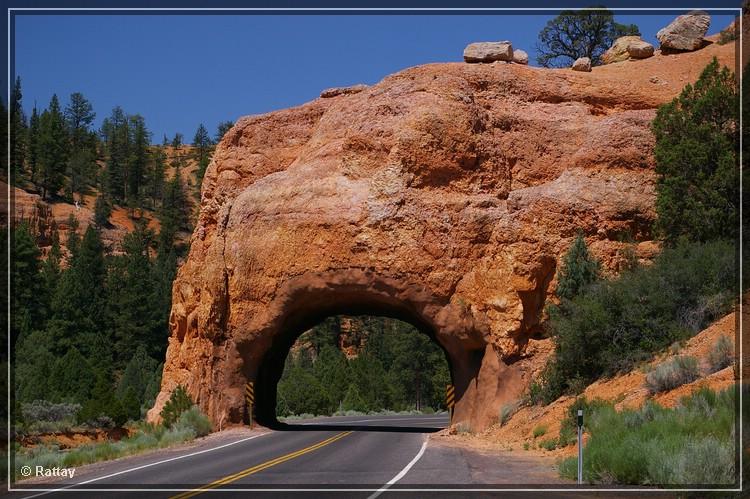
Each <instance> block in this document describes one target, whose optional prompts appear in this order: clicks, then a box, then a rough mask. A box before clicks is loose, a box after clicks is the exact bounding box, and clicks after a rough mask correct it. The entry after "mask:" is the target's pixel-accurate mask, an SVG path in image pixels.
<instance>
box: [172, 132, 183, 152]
mask: <svg viewBox="0 0 750 499" xmlns="http://www.w3.org/2000/svg"><path fill="white" fill-rule="evenodd" d="M182 140H183V138H182V134H181V133H176V134H174V138H173V139H172V148H173V149H174V150H175V152H177V151H179V150H180V148H181V147H182Z"/></svg>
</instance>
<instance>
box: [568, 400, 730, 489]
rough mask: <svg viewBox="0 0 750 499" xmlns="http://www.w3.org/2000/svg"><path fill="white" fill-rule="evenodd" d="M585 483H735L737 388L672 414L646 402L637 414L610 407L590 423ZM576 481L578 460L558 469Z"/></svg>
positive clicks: (685, 405) (600, 408) (597, 411)
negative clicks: (618, 410)
mask: <svg viewBox="0 0 750 499" xmlns="http://www.w3.org/2000/svg"><path fill="white" fill-rule="evenodd" d="M587 421H588V423H587V425H586V431H587V432H588V433H589V438H588V440H587V443H586V447H585V449H584V462H583V465H584V479H585V480H586V481H587V482H589V483H603V484H611V483H617V484H627V485H651V486H653V485H719V484H725V485H727V484H731V483H733V482H734V480H735V461H734V456H735V449H734V427H735V388H734V387H732V388H729V389H727V390H724V391H721V392H718V393H717V392H714V391H711V390H708V389H705V388H704V389H701V390H698V391H696V392H695V393H694V394H693V395H691V396H690V397H685V398H683V399H682V400H681V402H680V404H679V405H678V406H677V407H675V408H674V409H665V408H663V407H661V406H659V405H658V404H655V403H652V402H647V403H646V404H644V406H643V407H641V408H640V409H638V410H631V409H626V410H623V411H621V412H617V411H615V409H614V407H613V406H612V405H611V404H610V405H607V404H602V405H599V406H597V407H595V408H594V409H593V413H592V414H591V416H590V417H589V418H587ZM559 469H560V474H561V476H563V477H566V478H570V479H575V477H576V469H577V458H575V457H571V458H568V459H565V460H564V461H563V462H562V463H561V464H560V468H559Z"/></svg>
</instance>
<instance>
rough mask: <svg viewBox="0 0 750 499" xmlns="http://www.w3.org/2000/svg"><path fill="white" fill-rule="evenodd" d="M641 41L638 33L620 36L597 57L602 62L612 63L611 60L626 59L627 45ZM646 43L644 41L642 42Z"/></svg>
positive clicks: (627, 55) (627, 56) (628, 56)
mask: <svg viewBox="0 0 750 499" xmlns="http://www.w3.org/2000/svg"><path fill="white" fill-rule="evenodd" d="M639 41H642V40H641V37H640V36H638V35H628V36H621V37H620V38H618V39H617V40H615V43H613V44H612V46H611V47H609V48H608V49H607V51H606V52H604V53H603V54H602V55H601V57H600V58H599V59H600V60H601V62H602V64H612V63H613V62H621V61H627V60H628V59H630V55H629V54H628V46H629V45H630V44H631V43H635V42H639ZM643 43H646V42H643Z"/></svg>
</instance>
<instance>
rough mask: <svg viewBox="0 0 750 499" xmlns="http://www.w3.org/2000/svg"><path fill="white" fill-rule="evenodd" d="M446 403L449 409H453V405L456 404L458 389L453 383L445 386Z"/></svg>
mask: <svg viewBox="0 0 750 499" xmlns="http://www.w3.org/2000/svg"><path fill="white" fill-rule="evenodd" d="M445 405H447V406H448V409H453V406H454V405H456V389H455V387H454V386H453V385H448V386H446V387H445Z"/></svg>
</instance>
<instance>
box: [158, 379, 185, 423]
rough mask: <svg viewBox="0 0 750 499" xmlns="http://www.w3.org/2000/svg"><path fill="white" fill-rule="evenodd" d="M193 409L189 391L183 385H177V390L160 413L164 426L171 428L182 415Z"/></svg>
mask: <svg viewBox="0 0 750 499" xmlns="http://www.w3.org/2000/svg"><path fill="white" fill-rule="evenodd" d="M191 407H193V400H192V399H191V398H190V395H188V393H187V390H185V387H183V386H182V385H177V388H175V390H174V391H173V392H172V394H171V395H170V396H169V400H167V403H166V404H164V407H163V408H162V410H161V412H160V413H159V415H160V416H161V419H162V421H163V422H164V426H166V427H167V428H169V427H171V426H172V425H173V424H174V423H175V422H177V420H178V419H180V415H181V414H182V413H183V412H185V411H187V410H189V409H190V408H191Z"/></svg>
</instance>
